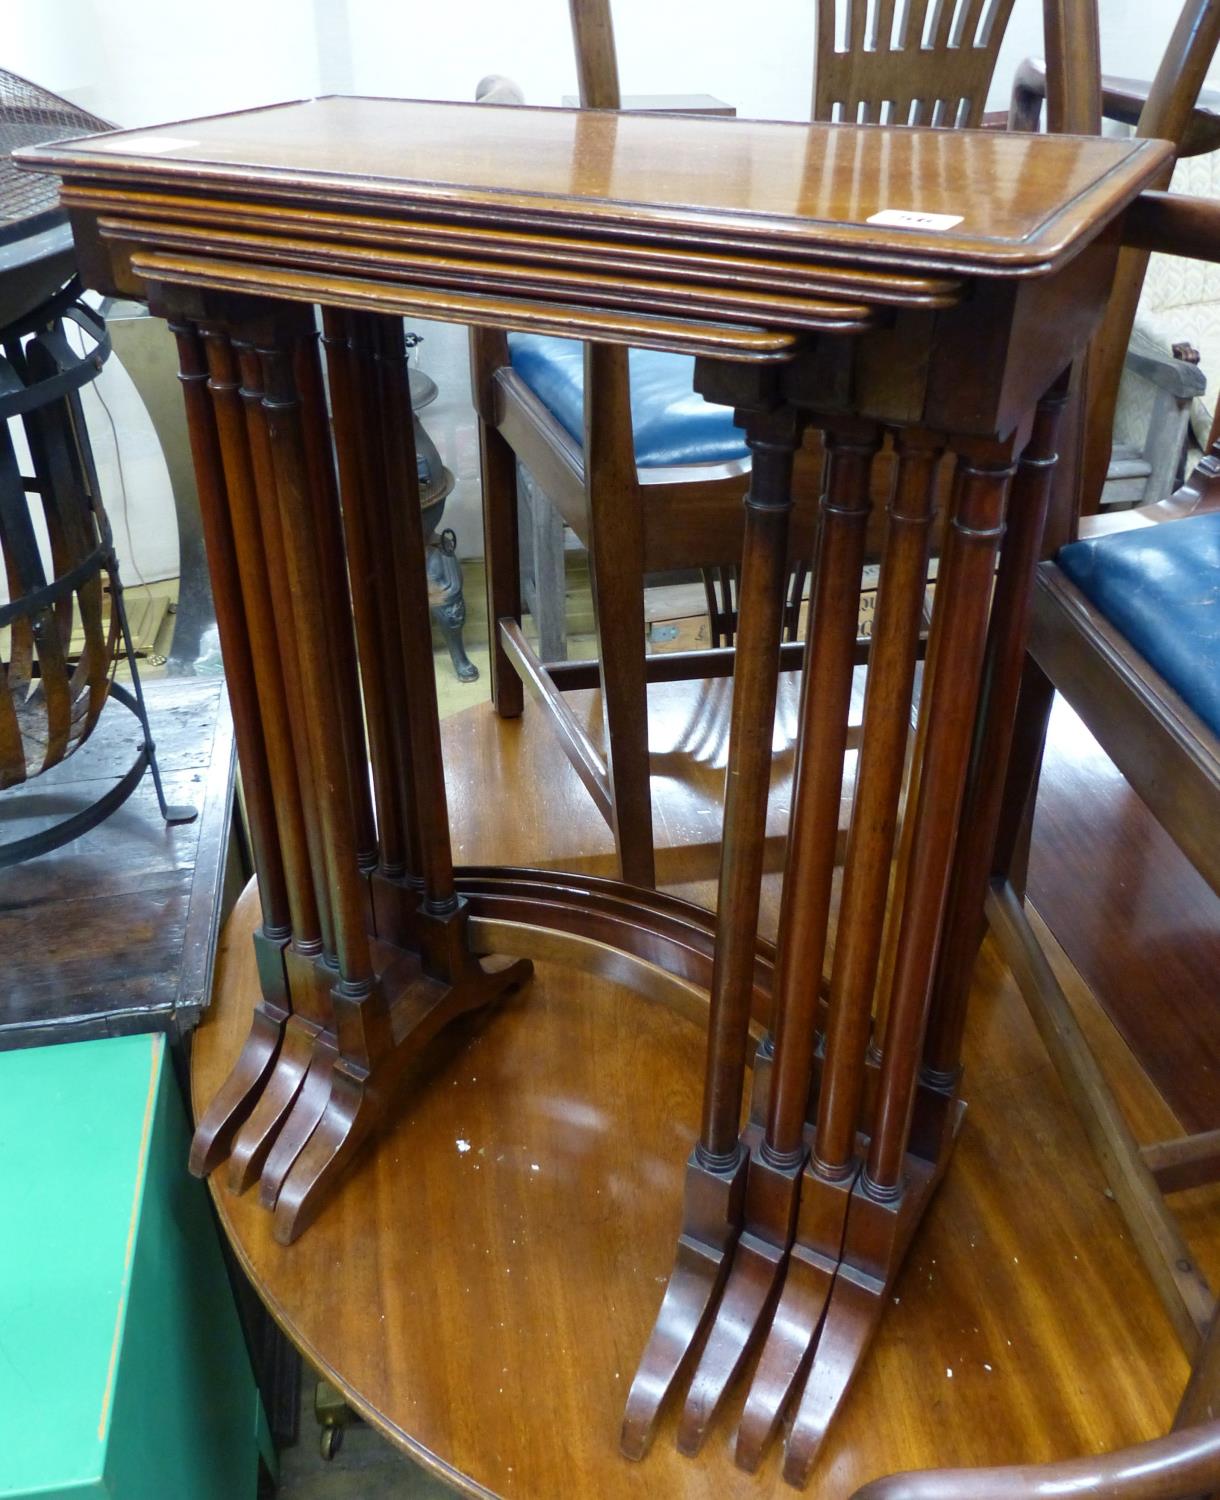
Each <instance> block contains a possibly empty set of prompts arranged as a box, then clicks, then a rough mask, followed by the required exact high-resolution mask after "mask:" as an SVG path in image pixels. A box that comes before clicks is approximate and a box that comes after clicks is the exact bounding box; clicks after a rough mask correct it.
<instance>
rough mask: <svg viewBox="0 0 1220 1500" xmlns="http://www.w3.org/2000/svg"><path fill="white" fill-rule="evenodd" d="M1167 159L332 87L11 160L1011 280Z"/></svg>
mask: <svg viewBox="0 0 1220 1500" xmlns="http://www.w3.org/2000/svg"><path fill="white" fill-rule="evenodd" d="M1168 156H1169V147H1168V146H1167V145H1165V144H1164V143H1162V142H1157V141H1135V140H1123V141H1116V140H1102V139H1096V138H1091V137H1079V136H1034V135H1021V134H1010V133H1008V132H1005V131H959V130H932V129H919V128H906V127H889V126H886V127H882V126H870V125H799V124H783V123H775V122H766V121H756V120H738V119H731V118H723V117H716V116H702V117H699V116H685V117H684V116H675V115H663V116H661V115H639V114H617V113H614V112H610V111H581V110H565V109H538V108H524V107H518V106H499V105H473V104H452V103H431V102H422V101H418V100H399V99H368V98H350V97H342V96H333V97H329V98H322V99H310V100H303V101H299V102H296V103H290V104H278V105H272V106H268V107H266V108H263V109H259V110H245V111H241V112H239V113H235V114H227V115H216V116H212V117H210V118H206V119H199V120H188V121H181V122H178V123H175V124H171V125H165V126H159V127H154V128H150V129H141V130H128V131H118V132H113V133H109V134H105V135H97V136H89V137H85V138H83V139H80V140H77V141H70V142H63V143H59V144H52V145H45V146H38V147H34V148H30V149H27V150H25V151H23V152H21V153H19V158H18V159H19V160H20V161H21V162H22V164H23V165H26V166H29V167H34V168H36V169H40V170H44V171H45V170H52V171H55V172H58V173H60V174H61V175H63V176H64V177H65V178H67V179H68V180H69V181H74V182H93V183H100V182H105V183H106V184H107V185H108V186H109V187H112V188H114V189H115V190H116V191H121V190H122V187H123V185H124V184H127V185H130V187H131V188H132V189H136V188H141V189H146V188H148V187H149V186H153V187H157V188H160V189H162V190H165V191H175V192H181V191H183V190H187V191H193V192H206V193H208V194H209V195H215V196H217V197H221V196H224V197H229V198H232V197H234V196H236V197H240V198H243V199H251V198H253V199H256V200H257V199H259V198H270V199H280V200H292V201H297V202H309V203H312V204H315V205H317V206H318V207H319V208H323V207H325V208H328V209H344V208H352V207H355V206H358V205H364V206H369V205H372V206H375V207H377V208H378V209H379V210H381V211H387V210H389V211H393V212H398V213H404V212H408V213H412V214H415V215H422V216H425V217H431V218H433V219H436V220H439V221H448V222H463V223H467V224H470V225H477V224H480V223H483V224H486V225H489V226H492V227H495V228H499V229H510V228H511V229H521V228H527V227H528V228H534V229H537V228H539V227H542V228H544V229H545V228H547V227H548V226H549V227H553V228H562V229H563V230H565V231H571V230H572V229H579V228H581V227H582V226H583V227H584V228H585V229H586V230H596V232H597V233H598V234H599V235H600V236H603V237H606V238H614V237H621V238H630V239H635V240H647V241H648V242H650V243H654V244H656V243H667V244H673V245H680V246H684V247H686V248H689V249H694V248H696V247H697V246H699V245H701V244H707V245H720V246H725V245H728V246H736V247H743V246H750V245H753V246H758V245H765V246H766V247H767V248H768V249H770V250H773V251H776V250H782V251H783V252H784V253H789V254H793V255H799V256H802V257H808V256H814V257H818V258H821V259H827V258H829V259H840V260H849V261H853V262H856V263H865V264H874V265H890V266H895V267H898V266H923V267H936V268H946V269H952V270H956V271H959V272H961V271H965V272H969V273H973V274H982V275H987V274H991V275H996V274H999V275H1021V274H1029V273H1031V272H1040V271H1041V272H1045V271H1049V270H1052V269H1054V268H1056V267H1057V266H1058V265H1059V264H1061V263H1062V262H1064V261H1065V260H1067V259H1070V258H1071V256H1072V255H1073V254H1074V253H1075V251H1076V250H1077V249H1079V248H1080V247H1081V246H1082V245H1083V244H1085V243H1087V242H1088V241H1089V240H1091V239H1092V238H1094V237H1095V235H1096V234H1097V233H1098V232H1099V229H1100V227H1102V226H1103V225H1104V224H1105V223H1106V222H1108V220H1109V219H1110V218H1112V217H1113V216H1114V215H1115V214H1116V213H1118V212H1119V211H1121V209H1122V208H1123V207H1124V206H1125V205H1126V203H1127V202H1129V201H1130V199H1131V198H1132V197H1133V196H1134V194H1135V193H1136V192H1137V191H1138V190H1139V189H1140V188H1141V187H1142V186H1144V185H1145V184H1146V183H1147V182H1148V181H1149V180H1150V179H1151V178H1152V176H1153V175H1154V174H1155V172H1156V170H1157V169H1158V167H1160V165H1161V164H1162V163H1163V162H1164V161H1166V160H1167V159H1168ZM879 215H880V216H881V217H880V219H878V217H877V216H879Z"/></svg>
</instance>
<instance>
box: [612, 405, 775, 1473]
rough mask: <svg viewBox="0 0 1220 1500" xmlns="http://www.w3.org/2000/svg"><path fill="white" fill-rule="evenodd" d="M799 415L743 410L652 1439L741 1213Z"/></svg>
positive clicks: (635, 1448)
mask: <svg viewBox="0 0 1220 1500" xmlns="http://www.w3.org/2000/svg"><path fill="white" fill-rule="evenodd" d="M800 431H801V422H800V419H799V418H798V416H797V415H796V414H795V413H794V412H792V411H791V410H790V409H787V408H785V407H778V408H776V409H773V410H763V411H760V412H755V413H753V414H752V415H750V416H749V417H748V419H747V422H746V440H747V442H748V443H749V446H750V450H751V454H752V459H753V467H752V470H751V477H750V488H749V493H748V494H747V496H746V501H745V505H746V531H745V543H744V549H743V556H742V568H741V589H740V596H739V602H740V612H739V629H738V638H737V659H736V665H735V669H734V675H733V708H732V717H731V720H730V728H729V764H728V770H727V773H726V781H725V806H724V832H723V842H722V847H721V857H720V883H719V894H718V903H717V912H718V917H717V940H716V956H715V964H714V968H713V974H712V994H711V1012H710V1016H709V1028H708V1045H707V1064H706V1073H705V1078H704V1093H703V1118H702V1125H701V1129H700V1133H699V1139H698V1141H697V1143H696V1145H695V1149H694V1151H693V1152H692V1154H691V1157H690V1160H689V1162H688V1163H687V1167H686V1180H685V1190H684V1199H683V1220H682V1230H681V1233H680V1235H679V1239H678V1247H677V1254H676V1258H675V1261H674V1268H673V1273H672V1275H671V1276H670V1279H669V1285H668V1286H667V1287H666V1291H665V1297H664V1299H663V1301H662V1303H661V1309H660V1312H659V1313H658V1315H657V1321H656V1324H655V1326H654V1328H653V1332H652V1335H651V1337H650V1339H649V1341H648V1345H647V1347H646V1348H645V1350H644V1353H643V1356H642V1357H641V1360H640V1364H639V1368H638V1370H637V1372H636V1376H635V1379H634V1381H633V1383H632V1386H631V1391H630V1393H629V1395H628V1398H627V1408H626V1412H625V1414H624V1417H623V1426H622V1432H621V1436H620V1443H621V1447H622V1450H623V1452H624V1453H625V1454H626V1455H627V1456H628V1457H629V1458H641V1457H643V1455H644V1453H645V1452H646V1451H647V1448H648V1444H649V1442H650V1441H651V1438H652V1434H653V1430H654V1428H655V1424H656V1420H657V1417H658V1415H659V1413H660V1411H661V1407H662V1404H663V1402H664V1401H665V1398H666V1396H667V1395H668V1394H669V1392H670V1391H671V1389H672V1388H673V1385H674V1382H675V1381H676V1379H677V1376H678V1374H679V1372H680V1370H681V1368H682V1366H683V1364H684V1362H685V1360H686V1358H687V1356H688V1354H689V1352H690V1350H691V1347H692V1345H693V1344H694V1343H695V1341H696V1340H697V1339H698V1337H699V1336H700V1334H701V1332H702V1330H703V1328H704V1327H705V1326H706V1322H707V1319H708V1317H709V1315H710V1313H711V1312H712V1310H713V1309H714V1307H715V1305H716V1297H717V1294H718V1292H719V1291H720V1288H721V1287H722V1285H723V1282H724V1278H725V1276H726V1274H727V1272H728V1266H729V1260H730V1257H731V1254H732V1249H733V1245H734V1242H735V1240H736V1238H737V1234H738V1231H739V1228H740V1224H741V1213H742V1202H743V1197H744V1189H745V1177H746V1165H747V1161H748V1157H747V1154H746V1152H745V1151H744V1150H743V1149H742V1147H741V1145H740V1142H739V1141H738V1123H739V1119H740V1114H741V1103H742V1094H743V1087H744V1074H745V1063H746V1045H747V1040H748V1027H749V1019H750V1000H751V994H752V990H753V977H754V962H755V931H756V928H757V924H758V906H759V896H760V892H761V885H762V850H763V841H762V839H761V838H759V836H758V830H759V829H760V828H761V827H762V826H763V823H764V821H765V819H766V811H767V792H768V788H769V785H770V775H771V739H772V733H773V723H774V718H775V697H776V683H777V676H778V667H779V646H780V637H781V633H782V628H783V614H784V603H785V585H786V582H787V543H788V526H789V517H790V512H791V508H792V494H791V479H792V460H793V454H794V452H795V449H796V446H797V444H798V442H799V440H800Z"/></svg>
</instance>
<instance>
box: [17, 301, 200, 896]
mask: <svg viewBox="0 0 1220 1500" xmlns="http://www.w3.org/2000/svg"><path fill="white" fill-rule="evenodd" d="M79 296H80V286H79V283H78V282H76V281H75V280H73V281H71V282H69V283H68V285H67V286H66V287H64V288H63V289H62V290H61V291H59V292H58V293H57V294H56V295H55V296H54V297H52V298H50V299H49V300H48V301H47V302H45V303H43V304H42V306H41V307H40V308H38V309H37V310H36V311H34V312H32V313H30V314H29V315H27V316H26V317H23V318H22V319H20V320H19V321H18V322H16V323H13V324H11V325H10V326H9V327H7V328H5V329H3V330H2V331H0V347H3V348H4V349H5V350H6V351H13V350H14V349H15V347H16V346H18V345H19V344H20V340H21V339H22V338H23V337H24V336H25V335H26V334H29V333H40V335H41V337H42V339H43V343H44V348H48V349H49V348H51V347H52V346H53V347H54V349H55V352H54V355H53V357H54V360H55V363H56V365H57V372H56V373H55V374H53V375H50V376H46V377H44V378H42V379H39V380H37V381H36V382H34V383H32V384H27V383H25V382H24V381H23V380H21V379H20V377H18V376H16V372H15V371H14V370H13V366H12V364H11V363H9V365H8V368H9V371H10V374H11V375H12V376H13V378H11V379H8V380H6V381H4V382H3V389H0V422H7V421H8V420H9V418H10V417H17V416H25V415H27V414H28V413H30V412H31V411H35V410H38V409H40V408H42V407H44V406H49V405H51V403H53V402H58V401H62V402H65V403H67V404H69V405H71V406H73V407H74V412H73V415H74V416H75V418H76V420H75V423H74V428H75V440H76V443H77V448H78V453H79V457H80V460H81V463H82V465H83V467H84V471H85V475H86V477H87V481H88V486H89V491H90V501H91V514H92V519H93V522H94V524H95V526H96V528H97V533H98V545H97V547H96V548H95V549H94V550H93V551H92V552H91V553H90V554H89V555H88V557H86V558H85V559H83V560H82V561H81V562H80V563H78V564H77V565H76V566H75V567H74V568H72V569H71V570H69V571H68V572H67V573H64V574H62V575H61V576H59V577H58V578H55V579H53V580H52V581H51V582H50V583H48V584H46V585H45V586H44V587H42V588H40V589H37V590H34V591H33V592H31V593H27V594H25V595H23V596H22V598H21V599H16V600H12V601H11V602H10V603H9V604H7V605H5V606H3V607H0V626H4V625H8V624H10V623H11V622H12V621H13V620H14V619H16V618H17V617H18V616H19V615H21V614H23V613H27V612H29V610H30V607H31V604H32V603H33V604H34V605H35V606H36V607H38V608H44V607H49V606H50V605H52V604H54V603H55V601H56V600H58V599H60V598H63V597H65V596H66V595H68V594H71V593H72V592H73V591H74V590H75V589H76V588H78V587H79V586H80V585H81V584H82V583H83V582H85V581H86V580H87V579H88V578H89V577H91V576H93V575H94V574H96V573H100V572H102V571H103V570H104V571H105V573H106V574H107V577H108V578H109V581H110V608H111V611H112V617H113V619H114V620H115V621H117V624H118V627H119V632H120V634H121V638H122V649H123V655H124V656H125V657H126V659H127V664H128V666H129V668H130V670H131V688H130V690H129V689H128V688H127V687H125V686H124V685H123V684H121V683H118V682H115V681H113V680H112V681H111V682H110V684H109V687H108V690H107V696H108V697H113V698H115V699H117V700H118V702H119V703H121V704H122V705H123V706H124V707H125V708H127V709H128V710H129V711H130V712H131V713H133V714H134V715H135V717H136V718H137V719H138V721H139V723H140V728H141V730H142V732H143V739H142V742H141V744H140V746H139V747H138V749H137V751H136V757H135V760H134V761H133V762H132V764H131V767H130V768H129V769H128V770H127V771H126V772H125V773H124V774H123V775H122V776H121V777H120V778H119V780H118V781H117V782H116V783H115V784H114V786H112V787H111V788H110V789H109V790H108V791H107V792H105V793H103V795H102V796H101V797H99V798H97V799H96V801H94V802H92V803H90V804H89V805H88V806H87V807H84V808H82V809H80V811H78V812H76V813H73V814H72V815H71V816H70V817H67V818H65V819H63V820H62V821H61V822H59V823H56V824H55V825H54V826H53V827H51V828H47V829H44V830H42V831H41V832H39V833H35V834H30V835H28V836H27V837H25V838H19V839H10V840H8V841H6V842H3V843H0V869H3V868H5V867H7V866H9V865H14V864H18V863H20V862H21V861H23V860H26V859H33V858H34V857H36V856H37V855H40V854H46V853H48V852H49V851H50V850H52V849H58V848H61V847H62V846H63V845H64V844H68V843H71V842H72V840H73V839H77V838H79V837H80V836H81V835H82V834H84V833H87V832H88V831H89V830H90V829H91V828H95V827H96V826H97V825H98V824H99V823H101V822H102V821H103V820H104V819H106V818H108V817H109V816H110V814H111V813H112V812H114V811H115V809H116V808H118V807H120V806H121V805H122V804H123V803H124V802H125V801H126V800H127V799H128V797H130V796H131V795H132V793H133V792H134V791H135V789H136V787H137V786H139V784H140V782H141V780H142V779H143V776H144V772H145V771H146V770H148V771H151V773H152V779H153V786H154V788H155V790H156V794H157V805H158V807H159V808H160V810H161V816H162V817H163V818H164V819H165V821H166V822H167V823H169V824H178V823H190V822H193V821H194V819H195V818H196V817H197V815H198V814H197V810H196V809H195V808H193V807H190V806H180V805H172V804H169V803H167V802H166V800H165V791H164V788H163V786H162V782H161V772H160V768H159V767H158V765H157V753H156V744H155V742H154V740H153V737H152V729H151V727H150V725H149V722H148V711H147V708H146V707H145V703H144V694H143V690H142V689H141V686H140V673H139V668H138V667H137V665H136V655H135V650H134V647H133V643H132V638H131V627H130V625H129V623H128V618H127V607H126V604H125V602H124V597H123V586H122V582H121V580H120V578H119V564H118V556H117V554H116V552H115V548H114V539H113V535H112V533H111V529H110V523H109V520H108V519H107V517H106V513H105V510H104V509H103V508H102V505H101V503H100V499H99V491H98V485H97V473H96V470H95V468H94V464H93V455H92V452H91V450H90V448H89V443H88V435H87V432H86V430H85V425H84V421H83V417H82V416H81V414H80V410H79V404H78V401H79V398H78V392H79V391H80V390H81V388H82V387H83V386H85V385H87V384H88V383H89V382H90V381H91V380H96V378H97V377H98V375H99V374H100V373H101V371H102V368H103V366H104V365H105V362H106V360H107V358H108V357H109V354H110V339H109V336H108V334H107V332H106V325H105V322H104V321H103V320H102V318H101V317H100V316H99V315H98V314H96V313H94V312H93V311H92V310H91V309H90V308H88V307H87V306H85V304H84V303H82V302H80V301H79V300H78V299H79ZM65 318H68V319H70V320H71V321H73V322H75V323H77V324H78V325H79V326H80V327H81V328H82V329H83V330H84V331H85V332H86V333H87V334H88V336H89V337H90V338H91V339H92V340H93V341H94V348H93V349H92V351H91V352H89V353H87V354H81V355H77V354H76V353H75V351H74V350H71V349H70V346H69V345H68V344H67V342H66V340H64V339H63V336H62V326H61V325H62V321H63V319H65ZM6 363H7V362H6ZM41 482H42V478H41V476H40V477H39V479H37V480H35V481H33V482H30V483H27V484H26V485H25V488H26V489H27V490H28V489H30V488H34V489H38V488H40V485H41ZM112 639H113V637H112ZM82 744H83V741H82ZM80 748H81V746H80V745H78V746H76V747H75V748H74V749H73V750H72V752H71V753H72V754H75V753H76V751H77V750H79V749H80Z"/></svg>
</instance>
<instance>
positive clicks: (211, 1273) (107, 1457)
mask: <svg viewBox="0 0 1220 1500" xmlns="http://www.w3.org/2000/svg"><path fill="white" fill-rule="evenodd" d="M187 1139H188V1137H187V1122H186V1115H185V1111H184V1109H183V1105H182V1100H181V1096H180V1094H179V1091H178V1088H177V1085H176V1083H175V1081H174V1078H173V1076H172V1072H171V1069H170V1065H169V1060H168V1058H167V1055H166V1047H165V1040H164V1038H163V1037H161V1036H128V1037H113V1038H109V1039H106V1040H103V1041H93V1042H76V1043H69V1044H67V1045H64V1046H59V1047H34V1048H30V1049H28V1050H26V1051H20V1052H6V1053H2V1054H0V1184H2V1191H0V1432H3V1442H0V1496H33V1495H38V1496H44V1497H48V1500H58V1497H60V1496H63V1497H69V1496H71V1497H73V1500H76V1497H85V1496H99V1497H100V1496H107V1497H117V1500H247V1497H250V1500H252V1497H253V1496H254V1495H255V1492H256V1489H257V1484H258V1455H259V1451H260V1447H262V1449H263V1451H264V1453H265V1454H267V1455H268V1456H269V1452H270V1450H269V1446H268V1445H267V1442H266V1428H265V1423H264V1422H263V1419H262V1408H261V1403H260V1402H259V1399H258V1393H257V1390H256V1388H255V1385H254V1378H253V1375H252V1373H251V1369H250V1361H249V1357H248V1355H247V1352H246V1346H245V1342H244V1340H243V1338H242V1334H241V1328H240V1326H239V1324H238V1319H237V1310H236V1307H235V1305H234V1302H233V1296H232V1292H231V1290H230V1287H229V1282H228V1278H227V1276H226V1274H225V1268H224V1264H223V1262H222V1259H221V1254H220V1246H219V1244H218V1242H217V1232H216V1227H215V1225H214V1223H213V1220H212V1217H211V1214H210V1212H209V1207H208V1203H207V1193H206V1189H205V1188H204V1186H203V1184H202V1183H199V1182H196V1181H195V1180H194V1179H193V1178H191V1177H190V1176H188V1175H187V1171H186V1157H187Z"/></svg>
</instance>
